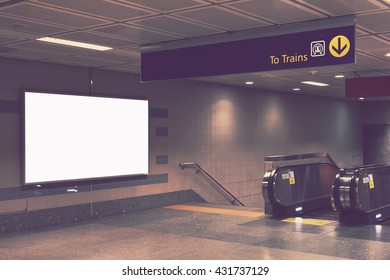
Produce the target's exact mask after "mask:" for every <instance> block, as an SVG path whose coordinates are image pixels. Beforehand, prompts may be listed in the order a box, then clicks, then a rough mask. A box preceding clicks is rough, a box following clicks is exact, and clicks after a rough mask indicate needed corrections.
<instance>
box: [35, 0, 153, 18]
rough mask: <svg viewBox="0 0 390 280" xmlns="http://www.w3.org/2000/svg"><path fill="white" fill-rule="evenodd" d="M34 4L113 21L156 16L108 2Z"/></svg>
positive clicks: (54, 0)
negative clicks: (47, 5)
mask: <svg viewBox="0 0 390 280" xmlns="http://www.w3.org/2000/svg"><path fill="white" fill-rule="evenodd" d="M33 1H34V2H38V3H43V4H49V5H51V6H52V7H56V8H65V9H70V10H73V11H75V12H82V13H87V14H90V15H92V16H100V17H105V18H109V19H114V20H130V19H134V18H140V17H144V16H150V15H153V14H156V13H155V12H152V11H147V10H145V9H141V8H137V7H134V6H129V5H125V4H122V3H119V2H113V1H108V0H103V1H102V0H88V1H85V0H84V1H80V0H66V1H64V0H33Z"/></svg>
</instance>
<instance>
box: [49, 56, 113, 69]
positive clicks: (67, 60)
mask: <svg viewBox="0 0 390 280" xmlns="http://www.w3.org/2000/svg"><path fill="white" fill-rule="evenodd" d="M48 61H50V62H55V63H63V64H70V65H79V66H95V67H100V66H104V65H113V64H118V62H117V61H111V60H105V59H100V58H96V57H94V58H90V57H87V56H63V57H56V58H51V59H48Z"/></svg>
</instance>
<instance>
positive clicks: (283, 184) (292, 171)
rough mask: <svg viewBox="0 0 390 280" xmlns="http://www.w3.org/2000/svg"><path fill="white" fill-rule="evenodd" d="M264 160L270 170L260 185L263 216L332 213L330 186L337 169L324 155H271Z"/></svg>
mask: <svg viewBox="0 0 390 280" xmlns="http://www.w3.org/2000/svg"><path fill="white" fill-rule="evenodd" d="M265 160H266V162H268V165H270V164H271V166H269V167H272V169H270V170H269V171H267V172H266V173H265V175H264V178H263V182H262V191H263V197H264V202H265V207H264V210H265V214H269V215H272V216H275V217H294V216H301V215H303V214H305V213H310V212H313V211H317V210H321V209H329V210H331V206H332V204H331V196H332V185H333V182H334V178H335V176H336V174H337V173H338V171H339V168H338V167H337V165H336V164H335V163H334V161H333V160H332V159H331V158H330V156H329V155H328V154H327V153H316V154H304V155H294V156H273V157H266V158H265ZM271 162H272V163H271Z"/></svg>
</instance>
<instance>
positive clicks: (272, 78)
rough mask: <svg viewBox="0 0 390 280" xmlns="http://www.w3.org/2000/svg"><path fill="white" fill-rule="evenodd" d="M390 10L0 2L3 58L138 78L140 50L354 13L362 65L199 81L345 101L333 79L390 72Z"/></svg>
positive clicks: (170, 1) (276, 1)
mask: <svg viewBox="0 0 390 280" xmlns="http://www.w3.org/2000/svg"><path fill="white" fill-rule="evenodd" d="M389 13H390V4H386V3H385V1H384V0H348V1H347V0H327V1H323V0H273V1H270V0H180V1H178V0H82V1H80V0H66V1H65V0H29V1H21V0H8V1H5V0H0V57H10V58H21V59H30V60H43V61H49V62H55V63H62V64H69V65H81V66H86V67H91V68H102V69H109V70H114V71H124V72H130V73H139V72H140V53H139V48H140V46H145V45H150V47H151V48H152V47H153V46H154V45H157V46H158V45H160V44H162V43H163V42H167V41H170V42H171V43H172V45H173V44H176V43H177V45H180V44H181V43H183V42H184V43H185V42H190V41H191V40H187V39H192V38H194V40H196V42H207V43H213V42H215V41H214V39H215V38H216V37H217V39H221V38H223V40H225V41H229V40H234V39H237V38H241V37H240V36H235V35H240V34H241V35H242V34H243V33H239V32H240V31H241V30H245V31H244V35H243V36H244V37H245V34H249V33H248V32H249V31H248V28H249V29H250V30H251V31H250V32H252V31H253V33H256V32H259V34H261V33H262V32H263V31H264V32H265V33H267V32H268V30H273V29H267V28H268V26H271V28H275V29H278V25H284V26H283V27H282V29H283V30H287V31H288V30H289V29H288V28H289V26H293V25H289V24H290V23H295V22H307V24H310V22H311V21H312V20H317V19H323V18H330V19H332V18H334V17H335V16H342V15H354V16H355V17H356V20H357V28H356V46H357V52H356V64H346V65H339V66H327V67H317V68H305V69H292V70H283V71H271V72H262V73H245V74H238V75H226V76H217V77H203V78H199V79H196V80H202V81H207V82H214V83H221V84H229V85H235V86H247V85H245V84H244V82H245V81H246V80H253V81H254V82H255V84H254V85H252V86H251V87H255V88H263V89H267V90H277V91H287V92H291V89H292V88H293V87H296V86H297V85H300V81H301V80H302V79H309V78H317V79H325V80H327V81H329V82H330V83H331V87H329V88H327V89H322V88H317V87H312V86H311V87H309V86H305V87H304V88H303V87H302V90H301V91H300V93H307V94H311V95H323V96H331V97H338V98H344V93H343V86H342V84H343V81H344V80H343V79H341V80H337V81H335V80H334V75H335V74H339V73H342V74H344V75H345V77H347V78H351V77H355V76H356V77H358V76H361V77H369V76H381V75H382V76H383V75H390V58H389V57H385V56H384V55H385V54H386V53H390V29H389V28H390V14H389ZM267 34H268V33H267ZM214 35H216V36H214ZM44 36H52V37H61V38H67V39H72V40H77V41H82V42H88V43H95V44H101V45H108V46H111V47H114V49H112V50H110V51H107V52H96V51H92V50H85V49H79V48H76V47H67V46H60V45H55V44H50V43H44V42H38V41H36V39H37V37H44ZM203 36H207V37H206V38H203ZM230 36H233V37H230ZM230 38H231V39H230ZM245 38H246V37H245ZM172 41H173V42H172ZM175 41H178V42H175ZM286 43H290V42H286ZM312 71H317V72H312ZM312 73H315V76H312ZM330 92H331V93H330Z"/></svg>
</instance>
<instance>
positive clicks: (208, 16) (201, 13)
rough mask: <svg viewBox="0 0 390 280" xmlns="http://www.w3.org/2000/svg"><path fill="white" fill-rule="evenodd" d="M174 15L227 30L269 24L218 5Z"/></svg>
mask: <svg viewBox="0 0 390 280" xmlns="http://www.w3.org/2000/svg"><path fill="white" fill-rule="evenodd" d="M175 15H180V16H182V17H185V18H188V19H191V20H195V21H198V22H201V23H207V24H210V25H213V26H216V27H219V28H221V29H225V30H229V31H237V30H242V29H248V28H255V27H263V26H267V25H270V24H269V23H267V22H264V21H261V20H259V19H256V18H254V17H250V16H247V15H245V14H242V13H238V12H234V11H232V10H229V9H226V8H223V7H218V6H211V7H204V8H200V9H196V10H190V11H185V12H179V13H175Z"/></svg>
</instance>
